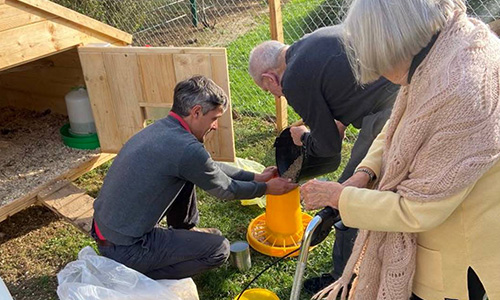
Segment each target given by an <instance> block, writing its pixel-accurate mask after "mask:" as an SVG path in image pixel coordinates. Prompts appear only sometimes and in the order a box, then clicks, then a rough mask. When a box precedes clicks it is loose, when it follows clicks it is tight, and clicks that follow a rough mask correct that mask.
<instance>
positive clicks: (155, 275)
mask: <svg viewBox="0 0 500 300" xmlns="http://www.w3.org/2000/svg"><path fill="white" fill-rule="evenodd" d="M166 215H167V223H168V225H169V228H161V227H155V228H154V229H153V230H152V231H150V232H148V233H146V234H145V235H143V236H142V238H141V240H140V241H138V242H137V243H135V244H132V245H115V244H112V243H107V244H103V243H98V249H99V252H100V253H101V255H103V256H105V257H108V258H111V259H113V260H115V261H117V262H119V263H121V264H124V265H125V266H127V267H129V268H132V269H134V270H136V271H138V272H141V273H143V274H144V275H146V276H148V277H150V278H152V279H180V278H186V277H191V276H193V275H196V274H198V273H201V272H203V271H205V270H209V269H212V268H215V267H218V266H220V265H221V264H223V263H224V262H225V261H226V260H227V258H228V257H229V241H228V240H227V239H225V238H224V237H222V236H219V235H215V234H208V233H201V232H196V231H190V230H188V229H190V228H192V227H193V226H195V225H196V224H197V223H198V219H199V214H198V209H197V206H196V195H195V190H194V186H193V185H192V184H186V185H185V186H184V187H183V189H182V190H181V192H180V193H179V194H178V195H177V197H176V199H175V201H174V203H172V205H171V206H170V207H169V209H168V210H167V212H166ZM92 236H93V237H94V238H95V239H97V236H96V235H95V232H94V231H93V232H92Z"/></svg>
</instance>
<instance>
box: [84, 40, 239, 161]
mask: <svg viewBox="0 0 500 300" xmlns="http://www.w3.org/2000/svg"><path fill="white" fill-rule="evenodd" d="M79 51H80V60H81V62H82V67H83V73H84V77H85V81H86V85H87V88H88V90H89V95H90V101H91V104H92V106H93V111H94V119H95V121H96V127H97V131H98V134H99V137H102V138H101V149H102V150H103V151H104V152H118V151H119V150H120V148H121V147H122V146H123V144H124V143H125V142H126V141H127V140H128V139H129V138H130V137H131V136H132V135H133V134H135V133H136V132H138V131H139V130H141V129H142V128H144V123H145V120H146V116H145V109H146V108H166V109H168V108H169V107H171V105H172V100H173V90H174V87H175V84H176V83H177V82H179V81H181V80H184V79H186V78H188V77H190V76H193V75H205V76H207V77H209V78H212V79H213V80H214V81H215V82H216V83H217V84H219V85H220V86H221V87H222V88H223V89H224V90H225V91H226V93H227V94H228V95H230V93H229V78H228V70H227V58H226V51H225V49H223V48H140V47H134V48H129V47H127V48H125V47H81V48H79ZM230 112H231V108H230V105H229V108H228V111H227V112H226V113H225V114H224V115H223V116H222V117H221V119H220V121H219V130H217V131H216V132H215V133H213V134H211V136H210V137H209V138H208V139H207V141H206V142H205V145H206V147H207V149H208V150H209V151H210V152H211V154H212V157H213V158H214V159H217V160H222V161H234V159H235V151H234V139H233V124H232V118H231V113H230Z"/></svg>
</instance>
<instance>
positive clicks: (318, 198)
mask: <svg viewBox="0 0 500 300" xmlns="http://www.w3.org/2000/svg"><path fill="white" fill-rule="evenodd" d="M343 189H344V187H343V186H342V185H341V184H340V183H338V182H333V181H319V180H316V179H314V180H310V181H308V182H307V183H305V184H304V185H302V187H301V188H300V196H301V198H302V200H303V202H304V208H305V209H307V210H313V209H319V208H323V207H326V206H331V207H333V208H335V209H338V206H339V198H340V193H342V190H343Z"/></svg>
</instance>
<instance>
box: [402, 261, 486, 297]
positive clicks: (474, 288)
mask: <svg viewBox="0 0 500 300" xmlns="http://www.w3.org/2000/svg"><path fill="white" fill-rule="evenodd" d="M467 289H468V290H469V300H483V297H484V295H485V294H486V291H485V290H484V286H483V284H482V283H481V281H480V280H479V277H477V274H476V272H474V270H472V268H470V267H469V269H468V270H467ZM410 300H424V299H422V298H420V297H418V296H417V295H415V294H413V296H412V297H411V298H410ZM445 300H455V299H451V298H445Z"/></svg>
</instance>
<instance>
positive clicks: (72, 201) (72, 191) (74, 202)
mask: <svg viewBox="0 0 500 300" xmlns="http://www.w3.org/2000/svg"><path fill="white" fill-rule="evenodd" d="M41 202H42V203H43V204H44V205H45V206H47V207H48V208H49V209H51V210H52V211H53V212H55V213H56V214H58V215H60V216H62V217H64V218H65V219H67V220H68V221H69V222H71V223H73V225H75V226H77V227H78V228H79V229H81V230H82V231H84V232H85V233H89V231H90V226H91V222H92V217H93V214H94V209H93V204H94V198H92V197H90V196H89V195H87V194H85V192H84V191H83V190H81V189H79V188H78V187H76V186H75V185H73V184H71V183H70V184H67V185H66V186H64V187H62V188H60V189H58V190H57V191H55V192H54V193H52V194H50V195H49V196H47V197H46V198H44V199H43V200H42V201H41Z"/></svg>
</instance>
